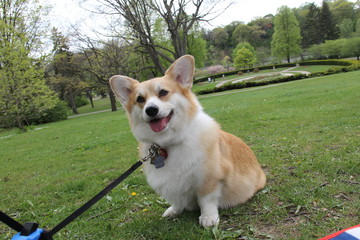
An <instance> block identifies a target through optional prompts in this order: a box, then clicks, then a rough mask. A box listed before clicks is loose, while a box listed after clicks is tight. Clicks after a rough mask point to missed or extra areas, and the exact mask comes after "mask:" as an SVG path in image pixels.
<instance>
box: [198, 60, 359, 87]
mask: <svg viewBox="0 0 360 240" xmlns="http://www.w3.org/2000/svg"><path fill="white" fill-rule="evenodd" d="M298 64H299V65H338V66H349V65H351V64H352V63H351V60H336V59H335V60H333V59H331V60H314V61H303V62H299V63H298ZM295 66H296V63H282V64H273V65H266V66H261V67H252V68H244V69H237V70H234V71H229V72H222V73H216V74H213V75H208V76H206V77H201V78H197V79H195V80H194V84H196V83H200V82H206V81H208V78H212V79H214V78H220V77H223V76H225V77H226V76H231V75H235V74H237V73H238V72H239V71H241V72H253V71H254V69H255V68H257V69H259V70H267V69H273V68H274V67H275V69H276V68H284V67H295Z"/></svg>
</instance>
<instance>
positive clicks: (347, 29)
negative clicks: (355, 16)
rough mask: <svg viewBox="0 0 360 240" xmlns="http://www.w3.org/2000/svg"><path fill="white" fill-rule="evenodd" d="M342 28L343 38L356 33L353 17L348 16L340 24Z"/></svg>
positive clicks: (341, 35) (341, 34)
mask: <svg viewBox="0 0 360 240" xmlns="http://www.w3.org/2000/svg"><path fill="white" fill-rule="evenodd" d="M338 27H339V29H340V37H341V38H349V37H351V36H352V35H353V34H354V23H353V21H352V20H351V19H349V18H346V19H344V20H342V21H341V23H340V24H338Z"/></svg>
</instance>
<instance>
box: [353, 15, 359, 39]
mask: <svg viewBox="0 0 360 240" xmlns="http://www.w3.org/2000/svg"><path fill="white" fill-rule="evenodd" d="M354 36H355V37H360V18H358V20H357V21H356V26H355V33H354Z"/></svg>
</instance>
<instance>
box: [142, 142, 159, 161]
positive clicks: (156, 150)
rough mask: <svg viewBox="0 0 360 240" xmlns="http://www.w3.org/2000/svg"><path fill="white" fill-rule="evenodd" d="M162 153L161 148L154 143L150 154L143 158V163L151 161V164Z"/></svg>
mask: <svg viewBox="0 0 360 240" xmlns="http://www.w3.org/2000/svg"><path fill="white" fill-rule="evenodd" d="M160 151H161V147H160V146H159V145H157V144H155V143H154V144H153V145H151V147H150V148H149V154H148V155H147V156H146V157H144V158H142V159H141V161H142V162H143V163H144V162H146V161H149V160H150V162H152V161H154V159H155V158H156V157H157V156H159V155H160Z"/></svg>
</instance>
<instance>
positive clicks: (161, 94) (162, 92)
mask: <svg viewBox="0 0 360 240" xmlns="http://www.w3.org/2000/svg"><path fill="white" fill-rule="evenodd" d="M168 93H169V91H166V90H164V89H162V90H160V92H159V97H164V96H166V95H168Z"/></svg>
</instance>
